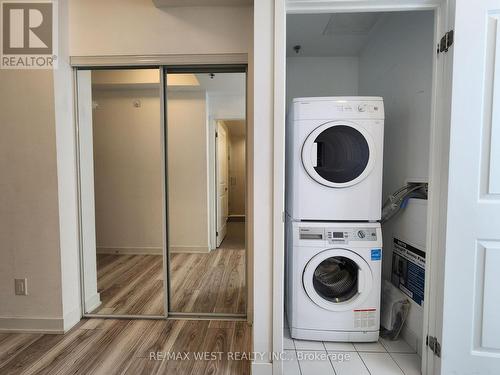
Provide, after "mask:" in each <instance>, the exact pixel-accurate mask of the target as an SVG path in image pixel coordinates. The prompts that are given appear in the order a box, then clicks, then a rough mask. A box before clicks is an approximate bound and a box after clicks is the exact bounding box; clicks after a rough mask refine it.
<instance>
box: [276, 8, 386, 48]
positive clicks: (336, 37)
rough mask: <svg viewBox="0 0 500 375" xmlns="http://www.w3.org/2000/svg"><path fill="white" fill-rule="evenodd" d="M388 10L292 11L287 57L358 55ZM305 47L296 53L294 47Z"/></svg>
mask: <svg viewBox="0 0 500 375" xmlns="http://www.w3.org/2000/svg"><path fill="white" fill-rule="evenodd" d="M384 14H385V13H336V14H290V15H288V16H287V42H286V45H287V51H286V54H287V56H357V55H358V54H359V53H360V51H361V50H362V49H363V47H364V45H365V44H366V42H367V40H368V37H369V34H370V31H371V30H373V28H374V27H376V25H377V23H378V22H379V20H380V19H381V17H382V16H383V15H384ZM296 45H300V46H301V50H300V52H299V53H298V54H297V53H295V51H294V49H293V47H294V46H296Z"/></svg>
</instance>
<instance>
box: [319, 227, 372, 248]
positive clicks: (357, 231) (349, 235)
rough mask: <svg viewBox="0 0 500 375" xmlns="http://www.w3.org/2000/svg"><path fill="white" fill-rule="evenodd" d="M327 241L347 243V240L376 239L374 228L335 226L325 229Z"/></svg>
mask: <svg viewBox="0 0 500 375" xmlns="http://www.w3.org/2000/svg"><path fill="white" fill-rule="evenodd" d="M326 239H327V240H328V243H331V244H337V243H347V242H349V241H376V240H377V231H376V230H375V228H335V229H326Z"/></svg>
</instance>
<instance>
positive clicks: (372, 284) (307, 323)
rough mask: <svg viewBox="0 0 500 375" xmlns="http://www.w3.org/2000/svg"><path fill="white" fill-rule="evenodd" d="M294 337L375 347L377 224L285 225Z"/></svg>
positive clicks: (379, 256)
mask: <svg viewBox="0 0 500 375" xmlns="http://www.w3.org/2000/svg"><path fill="white" fill-rule="evenodd" d="M287 241H288V243H287V279H286V284H287V287H286V291H287V293H286V306H287V315H288V322H289V324H290V334H291V336H292V337H293V338H296V339H306V340H319V341H350V342H370V341H377V340H378V336H379V324H380V292H381V271H382V270H381V262H382V232H381V228H380V224H379V223H312V222H293V221H288V222H287Z"/></svg>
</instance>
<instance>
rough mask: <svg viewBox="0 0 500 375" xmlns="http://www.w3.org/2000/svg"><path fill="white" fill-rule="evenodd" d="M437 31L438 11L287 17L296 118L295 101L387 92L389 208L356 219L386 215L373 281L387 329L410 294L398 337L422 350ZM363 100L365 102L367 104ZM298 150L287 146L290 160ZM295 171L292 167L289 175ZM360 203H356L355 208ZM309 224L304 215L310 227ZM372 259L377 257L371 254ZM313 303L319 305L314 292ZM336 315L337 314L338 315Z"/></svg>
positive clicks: (384, 197)
mask: <svg viewBox="0 0 500 375" xmlns="http://www.w3.org/2000/svg"><path fill="white" fill-rule="evenodd" d="M434 37H435V13H434V12H433V11H408V12H367V13H334V14H328V13H322V14H288V15H287V18H286V108H287V113H288V116H289V118H288V119H287V123H288V124H289V123H290V121H291V119H290V116H293V111H292V106H293V101H294V99H295V98H312V97H316V98H317V97H342V98H346V97H347V98H352V97H366V98H367V99H368V100H372V99H373V98H377V97H380V98H382V99H383V111H384V117H383V126H384V129H383V134H384V135H383V155H382V156H383V165H382V189H381V191H382V193H381V195H380V196H378V197H375V198H373V199H379V200H380V202H381V203H382V207H385V208H383V210H382V212H381V219H380V220H371V218H367V220H355V221H356V223H353V226H354V227H356V228H357V227H360V228H362V229H363V230H364V228H365V227H368V228H371V226H372V225H373V224H374V222H377V221H378V222H381V234H382V238H383V245H382V246H381V253H382V255H381V282H380V281H375V282H376V283H378V282H380V285H378V286H377V285H373V287H380V293H381V295H382V303H381V306H380V309H381V315H380V323H381V325H382V326H384V325H388V323H390V319H391V314H389V312H388V311H387V310H388V309H389V310H390V309H391V308H392V306H393V305H392V303H394V302H397V301H401V300H405V301H407V304H406V305H405V309H407V308H408V307H409V311H408V314H407V316H406V320H405V323H404V325H403V328H402V330H401V332H400V334H399V337H400V338H402V339H403V340H404V341H405V342H406V343H407V344H408V346H409V347H411V348H412V350H413V351H415V352H416V353H418V355H419V356H420V357H421V356H422V347H423V344H425V342H424V341H425V336H424V332H426V330H425V329H424V308H423V306H424V281H425V280H426V277H428V276H427V275H426V274H425V259H426V244H427V243H428V241H427V235H428V233H427V221H428V220H427V217H428V216H427V215H428V214H427V211H428V210H427V205H428V192H429V176H430V173H429V164H430V159H429V154H430V144H431V138H432V126H433V125H432V124H433V119H432V113H433V108H432V106H433V92H434V87H433V85H434V83H433V77H434V74H435V73H434V71H435V66H434V54H435V53H436V48H435V47H436V46H435V44H434ZM356 100H357V99H356ZM356 100H354V103H355V104H354V105H350V104H349V100H347V104H344V105H345V106H344V108H343V110H344V111H353V112H356V111H365V110H367V107H366V105H367V104H366V103H365V102H362V101H361V102H359V101H356ZM359 100H362V99H359ZM340 101H341V102H343V100H340ZM358 103H361V104H359V108H358ZM368 103H370V102H368ZM368 105H369V104H368ZM361 107H363V108H361ZM337 108H339V107H338V106H337ZM371 108H372V109H373V107H371ZM289 133H290V125H287V138H289V136H290V134H289ZM288 142H289V140H288V139H287V144H288ZM304 147H306V146H304ZM287 150H288V149H287ZM287 152H288V151H287ZM315 152H317V150H315ZM290 157H291V155H290V154H288V153H287V163H289V159H290ZM290 168H291V167H289V166H287V168H286V170H287V172H286V173H287V174H288V175H289V174H290V173H291V172H290ZM295 168H297V165H295ZM306 168H307V167H306ZM293 173H294V172H293ZM431 183H432V182H431ZM290 184H291V182H290V179H287V183H286V186H285V190H286V194H287V201H288V202H289V201H290V199H291V198H290V197H289V195H290V194H289V191H290V186H289V185H290ZM330 188H331V189H332V190H335V189H336V187H330ZM348 203H349V202H348ZM356 204H357V202H352V205H353V206H354V205H356ZM309 221H310V220H304V222H305V223H306V224H308V223H309ZM323 221H325V220H323ZM330 221H331V225H330V224H326V225H323V226H325V227H328V225H330V226H332V227H339V224H338V223H337V221H338V220H336V219H335V218H333V219H332V220H330ZM346 226H349V225H340V227H341V228H343V227H346ZM311 227H314V225H311ZM291 232H292V230H289V229H287V230H286V242H287V249H286V250H285V253H286V260H285V263H286V264H287V266H286V268H285V269H286V270H287V271H286V276H285V300H286V301H287V300H288V299H289V295H288V296H287V293H288V294H289V293H290V288H289V285H290V284H291V283H293V280H292V278H291V275H290V263H291V262H293V261H294V260H293V259H292V258H291V256H290V252H291V251H292V250H290V249H292V245H291V244H290V243H291V241H292V238H293V235H294V234H293V233H291ZM313 232H314V230H313ZM335 233H336V232H335V231H334V232H333V236H335ZM377 233H378V232H377ZM372 234H375V230H374V231H373V233H372ZM314 235H315V234H314V233H312V234H311V236H314ZM325 236H326V237H328V238H330V237H331V236H332V233H331V232H328V231H327V230H325ZM363 236H365V233H363ZM304 238H307V237H304ZM311 238H312V237H311ZM374 244H376V243H375V242H374ZM373 246H375V245H373ZM371 259H372V260H373V259H374V258H373V253H372V258H371ZM304 272H305V271H304ZM310 302H311V303H315V301H314V299H313V298H311V301H310ZM290 309H291V307H290V305H289V304H288V305H287V304H286V303H285V316H288V319H290V318H289V316H290V311H287V310H290ZM366 314H368V313H366ZM331 316H332V319H335V316H336V315H335V312H333V313H332V315H331ZM311 319H314V317H311ZM354 319H357V318H356V317H354ZM392 319H394V314H393V315H392ZM288 325H290V321H288ZM285 330H286V327H285ZM285 337H286V334H285ZM319 337H320V336H319ZM286 340H287V339H285V348H286V345H287V344H286ZM288 340H290V338H288ZM317 340H319V341H325V342H327V341H328V340H327V339H324V340H321V339H320V338H318V339H317ZM339 341H341V340H339ZM353 341H355V340H353ZM327 349H328V347H327Z"/></svg>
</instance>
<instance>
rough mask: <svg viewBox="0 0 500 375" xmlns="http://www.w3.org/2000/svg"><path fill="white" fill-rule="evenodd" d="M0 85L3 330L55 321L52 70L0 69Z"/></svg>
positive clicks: (58, 314)
mask: <svg viewBox="0 0 500 375" xmlns="http://www.w3.org/2000/svg"><path fill="white" fill-rule="evenodd" d="M0 82H1V84H0V103H1V104H0V105H1V110H0V123H1V133H2V135H1V136H0V171H1V175H2V178H1V180H0V190H1V191H2V193H1V194H0V207H1V209H0V243H1V247H0V300H1V301H2V302H1V303H0V329H3V328H10V327H11V326H12V327H13V328H16V326H17V325H18V324H19V325H21V326H22V325H23V324H24V323H27V322H25V321H23V320H27V319H41V318H44V319H57V318H61V317H62V304H61V293H62V289H61V278H60V272H61V270H60V267H61V264H60V253H59V218H58V215H59V211H58V197H57V194H58V189H57V164H56V163H57V160H56V138H55V136H56V134H55V120H54V87H53V74H52V72H51V71H23V70H18V71H12V70H0ZM27 109H29V110H27ZM40 265H43V267H40ZM25 277H26V278H28V292H29V295H28V296H15V295H14V278H25ZM9 318H12V319H13V321H7V320H6V319H9ZM18 322H19V323H18Z"/></svg>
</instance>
